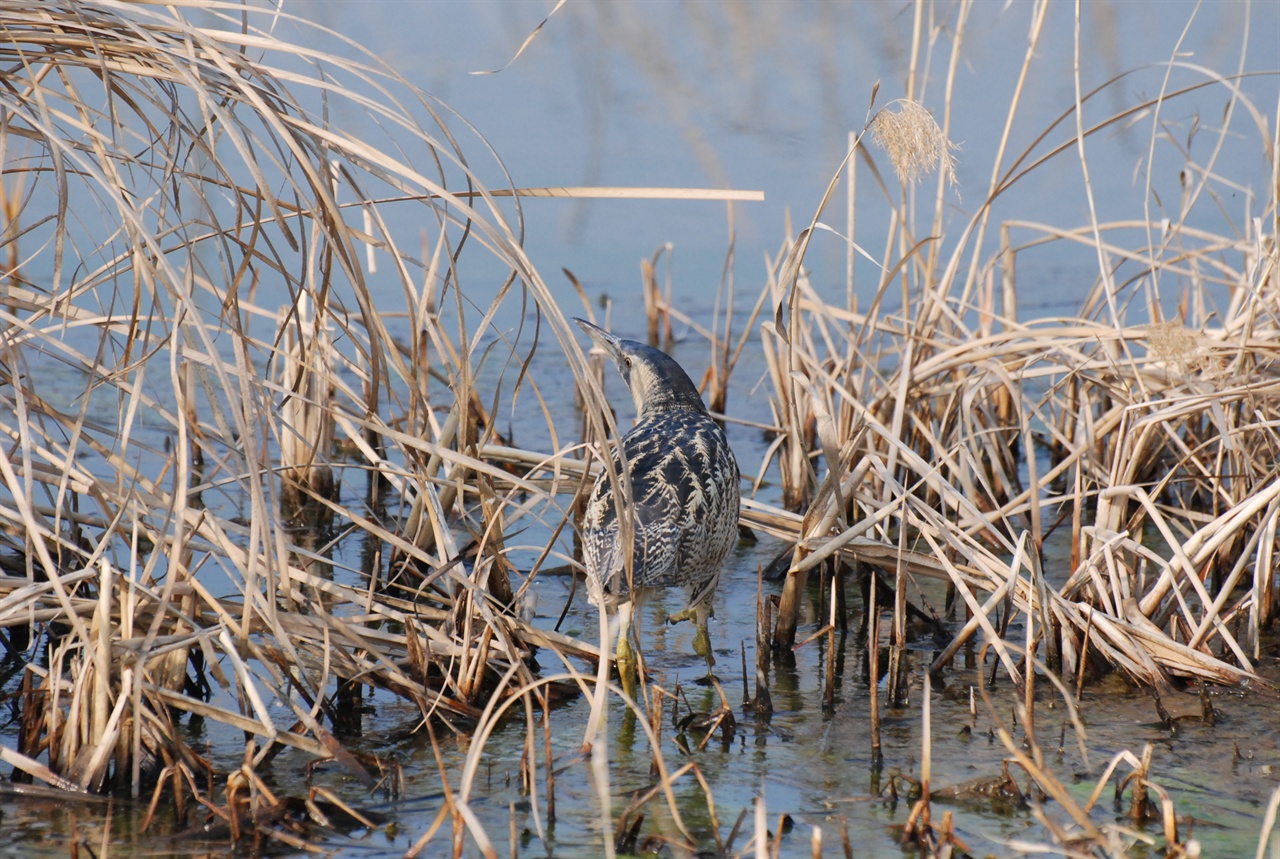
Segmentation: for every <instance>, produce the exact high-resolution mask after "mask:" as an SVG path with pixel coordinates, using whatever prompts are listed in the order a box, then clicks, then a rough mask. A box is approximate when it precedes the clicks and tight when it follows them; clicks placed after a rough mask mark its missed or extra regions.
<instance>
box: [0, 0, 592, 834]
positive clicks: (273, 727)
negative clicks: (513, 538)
mask: <svg viewBox="0 0 1280 859" xmlns="http://www.w3.org/2000/svg"><path fill="white" fill-rule="evenodd" d="M200 8H201V9H202V11H203V12H205V13H207V15H206V17H203V18H201V19H200V21H201V22H202V23H196V22H195V21H194V20H193V19H192V18H190V17H188V16H187V12H188V10H186V9H176V8H167V7H160V6H147V5H137V4H127V3H115V2H109V0H104V2H74V3H72V2H67V3H44V4H23V3H5V4H3V17H4V27H3V30H2V31H0V60H3V62H2V63H0V65H2V66H3V69H2V70H0V82H2V83H3V87H0V90H2V92H0V151H2V152H3V153H4V159H5V161H4V167H5V180H4V181H5V196H4V208H5V212H6V215H7V220H6V230H5V232H4V233H3V235H2V236H0V245H3V247H2V248H0V258H3V259H6V260H7V261H8V263H7V268H6V270H5V271H4V273H3V280H2V281H0V355H2V356H3V362H2V365H3V370H0V436H2V437H3V438H4V441H5V445H6V450H5V455H4V456H3V457H0V558H2V559H3V564H4V575H3V576H0V629H3V630H4V636H3V646H4V647H5V648H6V649H7V650H9V651H12V652H28V653H41V652H45V651H46V650H47V653H48V658H47V660H46V659H36V660H35V661H34V662H33V663H32V664H31V665H29V666H28V668H27V673H26V675H25V678H24V681H23V682H24V690H25V691H24V693H23V696H22V698H21V701H22V704H23V706H22V710H21V716H20V720H21V723H22V728H21V731H20V742H19V743H18V748H16V749H4V750H3V751H4V754H5V758H6V760H10V761H11V762H13V763H14V765H15V766H17V767H18V769H19V770H21V771H22V772H24V773H26V774H27V776H28V777H34V778H39V779H43V780H45V781H47V782H49V783H50V784H54V785H57V786H59V787H61V788H65V789H67V790H90V791H119V792H124V793H127V794H131V795H132V796H134V797H138V798H144V797H146V796H147V795H148V794H149V792H153V795H154V796H155V797H157V798H159V797H161V796H165V797H168V798H171V799H172V798H176V799H177V800H178V807H179V809H182V808H188V807H190V806H189V804H186V805H184V804H183V796H184V795H185V796H187V797H188V798H190V797H195V798H196V799H197V800H198V801H199V802H201V803H204V804H205V805H206V806H207V807H208V808H209V809H210V810H213V809H216V808H219V807H221V808H224V809H231V811H228V812H226V813H227V814H231V815H232V816H233V818H234V814H235V811H234V809H235V808H237V807H238V805H237V803H238V802H239V801H240V800H239V799H237V798H236V797H235V796H233V794H234V793H235V792H236V789H234V788H235V786H234V785H233V784H232V783H231V782H230V781H228V782H226V783H225V784H221V785H220V786H218V787H217V788H212V787H210V785H213V784H214V782H213V780H212V767H211V764H210V763H209V761H208V760H206V759H205V758H204V756H203V753H202V752H200V751H197V750H193V749H192V748H190V747H188V746H187V745H186V744H185V743H184V741H183V739H182V731H181V730H180V729H179V727H178V724H177V723H178V721H179V719H180V714H182V713H190V714H195V715H198V716H201V717H203V718H205V719H209V720H214V721H217V722H220V723H222V724H223V725H225V726H228V727H230V728H232V729H233V730H234V731H236V732H240V731H242V732H244V735H245V736H246V737H247V738H248V739H247V741H246V751H245V768H246V770H245V772H246V773H248V775H247V776H245V778H248V782H247V783H248V784H250V785H252V784H253V783H254V782H253V775H252V773H253V770H254V768H255V767H258V766H261V765H262V764H264V763H265V762H267V761H269V760H271V759H272V758H273V757H274V756H275V755H277V754H278V753H279V752H280V750H281V749H283V748H286V747H292V748H295V749H301V750H303V751H305V752H307V753H308V754H311V755H314V756H317V757H320V758H332V759H335V760H336V761H338V762H339V764H340V765H341V766H342V767H343V768H344V769H345V770H346V771H347V772H348V773H350V774H351V775H353V776H354V777H356V778H358V779H359V780H360V781H361V782H362V783H364V784H367V785H374V784H376V783H378V781H379V779H380V778H382V777H384V776H385V773H380V772H379V769H380V768H381V767H382V766H383V763H382V762H378V761H369V760H357V759H356V758H355V757H354V756H353V755H351V754H350V753H348V752H347V751H346V749H345V748H344V746H343V743H342V741H341V740H340V739H339V738H338V735H339V733H340V732H341V731H343V730H347V729H350V727H351V726H352V725H353V724H354V725H355V726H356V727H357V728H358V725H359V719H360V717H359V712H360V708H361V706H362V704H361V700H360V699H361V696H362V695H363V694H364V693H363V692H361V691H360V690H361V689H368V688H378V689H383V690H388V691H389V692H391V693H392V694H395V695H399V696H401V697H403V698H404V699H406V700H408V701H412V702H414V703H415V704H417V705H418V707H419V708H420V709H421V712H422V714H423V717H424V719H427V720H429V721H432V722H434V723H438V724H446V725H451V726H454V727H456V728H458V729H469V728H470V727H473V726H474V725H475V723H476V722H477V721H478V720H479V719H480V717H481V715H482V712H483V709H484V706H485V704H486V703H488V702H489V701H490V700H491V699H493V698H497V699H501V698H503V697H504V696H505V695H513V694H516V691H515V690H516V689H517V688H518V687H519V685H521V684H527V683H528V682H530V681H531V680H532V677H531V674H530V671H529V669H528V667H527V666H526V661H527V660H528V657H529V654H530V651H531V648H533V647H535V646H536V647H543V648H552V649H555V650H557V651H559V652H563V653H564V654H566V655H570V654H572V655H577V656H582V657H587V658H591V657H593V656H594V651H593V650H592V648H590V647H589V646H587V645H581V644H577V643H574V642H570V641H568V640H567V639H564V638H563V637H561V636H556V635H554V634H549V633H544V632H540V631H537V630H534V629H532V628H530V627H529V626H528V625H527V624H525V623H524V622H523V621H521V620H520V618H519V616H518V613H516V611H515V609H516V607H517V603H518V597H519V595H518V593H517V591H518V590H519V588H520V587H521V585H522V584H523V581H515V582H513V581H511V579H510V578H509V565H508V564H506V563H505V554H506V552H507V551H508V549H507V547H506V545H505V543H504V541H503V539H502V538H503V536H504V535H505V534H506V533H507V532H508V530H509V529H520V528H522V527H524V525H525V524H526V522H525V521H524V520H526V519H528V520H533V519H538V520H542V521H546V520H553V521H561V522H563V520H564V518H565V512H564V505H563V504H562V503H561V501H560V500H559V499H558V498H557V496H558V495H559V494H560V493H561V492H562V491H570V492H571V491H572V490H573V489H574V488H575V487H576V486H577V485H578V484H579V483H580V482H581V480H582V478H583V472H584V470H585V465H584V464H583V463H581V462H578V461H572V462H569V463H564V462H562V461H561V460H560V458H559V457H558V456H556V455H550V456H548V455H545V454H527V453H523V452H520V451H513V450H510V449H508V448H504V447H503V440H502V439H501V438H500V437H499V436H498V434H497V433H496V431H495V429H494V427H493V425H492V422H491V421H490V420H489V419H488V413H489V409H490V407H491V406H486V405H485V404H484V403H482V402H481V400H480V397H479V394H478V393H477V389H476V387H475V385H474V379H475V377H476V375H477V373H478V372H479V368H480V367H481V366H482V365H483V359H484V354H485V353H484V352H482V351H481V346H480V344H481V342H482V341H481V338H480V337H479V336H477V333H478V331H482V330H484V329H485V328H487V326H488V325H489V324H490V323H491V321H492V319H493V315H494V314H495V313H496V311H497V308H498V307H500V306H501V304H502V301H503V300H504V298H505V296H506V295H507V294H509V293H511V292H512V291H513V290H525V291H526V293H527V294H531V295H532V296H533V301H534V302H535V303H537V304H539V305H542V307H543V309H544V310H543V323H544V324H545V325H546V326H549V327H550V328H551V329H553V330H556V332H557V336H558V337H560V339H561V340H562V342H563V343H564V344H565V345H566V346H568V347H570V348H569V355H570V359H569V360H570V363H571V368H572V370H573V372H576V373H585V364H584V363H583V361H582V359H581V356H580V353H579V352H578V351H577V349H576V347H574V346H573V345H572V344H573V342H574V341H573V338H572V335H570V334H569V333H568V329H567V327H566V320H565V318H564V317H563V315H562V314H561V313H560V312H559V310H558V309H557V308H556V306H555V302H554V301H551V300H550V298H549V294H548V292H547V290H546V287H545V285H544V284H543V283H542V281H541V280H540V278H539V277H538V275H537V273H536V272H535V271H533V270H532V268H531V267H530V266H529V264H528V261H527V260H526V259H525V257H524V254H523V251H522V250H521V248H520V235H519V228H518V224H519V209H518V205H516V204H514V203H512V202H506V203H501V204H500V203H499V202H498V201H497V200H496V199H495V197H494V196H493V195H491V194H490V193H489V192H488V191H487V190H486V188H485V186H484V184H483V182H482V181H481V176H480V174H479V172H478V171H481V170H484V171H487V173H488V174H489V176H491V177H493V178H495V179H496V180H497V181H498V182H500V183H501V182H503V181H505V180H504V177H503V174H502V172H501V169H500V165H497V164H492V163H491V164H485V163H483V162H482V161H478V160H476V159H467V158H465V157H464V156H463V154H462V151H461V149H460V148H459V144H458V143H457V141H458V139H459V138H460V132H459V131H458V129H451V128H449V127H447V126H445V125H443V124H442V122H443V120H442V119H441V116H442V115H443V111H439V110H438V109H437V106H436V105H434V104H433V103H432V102H431V100H430V99H429V98H428V97H427V96H425V95H424V94H422V93H421V92H419V91H417V90H415V89H414V88H413V87H411V86H409V85H408V84H407V83H406V82H405V81H403V80H402V79H400V78H398V77H397V76H396V75H395V74H394V73H393V72H391V71H389V70H388V69H386V68H385V67H382V66H380V65H379V63H378V62H377V61H376V59H374V58H373V57H371V56H367V57H365V62H358V61H353V60H346V59H342V58H340V57H335V56H331V55H328V54H326V53H324V52H323V51H322V50H321V49H317V48H310V47H304V46H302V45H299V44H290V43H287V42H284V41H281V40H280V39H277V38H276V37H274V36H273V35H272V34H271V29H272V27H273V26H274V25H275V23H276V22H277V21H278V17H277V15H278V14H279V13H278V10H275V9H273V8H263V9H255V8H253V7H243V8H242V7H241V6H239V5H234V6H225V7H224V6H222V5H220V4H216V3H211V4H208V5H206V6H202V7H200ZM297 23H299V24H303V23H304V22H297ZM319 41H322V39H318V40H317V42H319ZM286 67H287V68H289V69H290V71H288V72H285V71H283V69H284V68H286ZM51 72H52V73H51ZM371 91H372V92H377V93H381V94H382V96H385V97H373V96H371V95H370V94H369V93H370V92H371ZM391 92H398V93H399V94H400V96H397V97H392V96H390V95H388V93H391ZM402 105H407V106H408V107H403V106H402ZM347 110H354V111H362V112H366V113H367V114H369V115H370V117H371V120H372V121H371V122H370V123H368V124H364V125H361V124H356V125H357V127H358V128H359V133H360V134H365V135H367V136H366V137H361V136H357V134H356V133H352V132H349V131H347V130H344V129H346V128H350V127H351V126H350V124H349V123H345V122H344V123H342V124H341V125H335V124H332V123H330V121H329V119H328V117H329V116H330V115H331V114H330V111H332V112H333V115H344V114H343V112H344V111H347ZM459 125H461V123H459ZM379 131H381V133H384V134H385V138H384V139H383V141H382V143H381V145H379V144H377V143H376V142H374V139H375V135H376V134H377V133H379ZM477 146H478V147H479V148H481V149H482V150H483V147H482V145H481V144H480V143H477ZM393 153H394V154H393ZM455 189H459V190H458V191H455ZM513 193H514V192H513V191H512V190H511V189H509V188H508V189H507V196H508V197H510V196H512V195H513ZM404 223H411V224H412V225H413V226H412V228H411V229H408V230H405V229H403V228H402V227H400V226H399V225H400V224H404ZM513 224H514V225H515V226H513ZM422 225H431V229H432V234H431V235H430V236H428V237H427V239H426V242H425V247H424V243H423V234H421V233H419V228H420V227H421V226H422ZM464 248H465V249H466V252H465V253H464V252H463V251H464ZM473 255H475V256H483V257H484V258H485V259H486V260H494V259H496V260H497V261H498V263H499V264H500V265H501V266H502V267H504V268H505V269H506V270H507V271H508V277H507V280H506V283H505V284H504V285H503V286H502V287H501V289H499V290H498V292H497V293H496V295H495V296H493V298H492V302H493V303H492V304H491V305H490V306H489V307H488V308H486V309H485V312H484V313H482V314H480V317H481V319H480V320H479V328H478V329H474V330H473V329H471V328H469V327H468V322H467V318H466V314H465V313H464V312H463V308H464V307H468V309H469V306H468V305H466V303H465V302H463V300H462V299H461V297H460V296H459V295H457V289H458V284H459V283H460V282H461V281H462V280H463V279H464V278H466V277H468V276H469V268H468V265H469V262H470V260H472V258H473ZM375 257H377V258H380V259H381V265H382V269H381V273H376V276H375V270H374V269H375V266H374V260H375ZM485 264H486V265H488V264H490V263H485ZM397 295H398V296H400V299H399V300H400V301H401V304H400V306H399V308H398V309H397V307H396V306H395V300H396V299H395V296H397ZM478 298H479V295H478V293H474V294H472V295H471V296H470V297H469V300H478ZM446 301H450V302H453V303H454V304H455V308H454V309H453V310H449V309H448V305H447V304H445V302H446ZM442 305H444V306H445V308H446V309H445V310H442V309H441V306H442ZM446 318H447V319H448V320H449V326H447V327H446V326H445V325H444V324H442V322H443V320H444V319H446ZM509 342H510V344H511V350H512V353H513V354H515V355H519V356H520V358H519V360H517V361H516V362H515V363H516V364H517V365H519V364H521V363H522V362H523V361H525V360H527V357H528V354H527V353H528V352H529V351H530V350H531V348H532V347H531V346H529V345H528V344H527V338H526V342H521V340H520V336H519V333H517V335H516V336H515V337H514V338H513V339H512V340H511V341H509ZM522 350H523V352H524V353H525V354H523V355H521V351H522ZM575 362H576V363H575ZM432 379H434V380H437V381H438V384H436V385H435V386H434V387H429V385H428V381H429V380H432ZM504 379H505V376H504V375H502V374H500V375H499V386H501V383H502V381H503V380H504ZM517 387H518V386H517ZM495 462H497V463H498V464H495ZM506 463H514V465H511V466H509V465H507V464H506ZM361 483H364V484H366V492H365V493H364V497H363V498H362V497H360V495H361V493H360V492H359V486H360V484H361ZM335 484H341V485H342V486H343V488H344V491H342V492H335V491H333V490H334V486H335ZM412 509H417V510H420V511H423V512H422V522H425V523H426V525H425V526H423V525H421V523H419V526H418V527H416V528H415V529H413V530H410V529H408V528H407V527H406V524H405V520H406V519H407V518H409V517H408V512H409V511H410V510H412ZM300 513H303V514H305V515H304V516H303V517H302V518H303V519H305V521H308V522H310V523H312V525H311V526H310V527H304V528H298V527H295V525H296V523H297V522H298V521H299V514H300ZM328 527H334V528H340V529H345V533H347V534H355V535H359V536H360V537H363V540H364V545H365V546H366V549H367V551H365V552H363V553H362V555H361V558H362V560H360V561H359V562H358V565H352V564H351V563H349V562H347V561H344V560H342V558H343V557H344V556H342V555H338V554H336V553H335V551H334V544H335V542H336V537H335V536H334V534H333V533H331V532H328V531H326V530H325V529H326V528H328ZM468 531H470V532H471V533H474V534H475V535H476V539H475V540H474V541H473V542H471V543H470V544H467V543H465V542H464V543H462V544H461V545H459V541H458V539H457V538H456V536H455V533H467V532H468ZM406 533H408V534H409V536H408V537H406V536H404V535H405V534H406ZM423 533H429V534H430V539H423V538H421V535H422V534H423ZM392 554H396V555H397V556H398V557H399V558H401V559H405V560H406V561H407V562H408V563H409V564H410V565H411V568H412V570H413V572H414V574H415V577H414V578H413V579H412V580H411V581H389V580H388V576H387V574H386V565H387V561H388V558H389V557H390V556H391V555H392ZM402 568H403V565H402V567H401V568H398V569H402ZM353 689H354V690H355V691H354V692H353V691H352V690H353ZM353 713H354V714H355V715H354V718H353ZM237 778H240V777H239V776H237ZM243 781H244V779H243V778H242V779H241V782H243ZM250 789H252V788H250ZM215 794H217V795H215ZM219 796H224V797H225V800H224V799H219ZM215 813H216V812H215ZM263 813H264V814H266V811H264V812H263ZM256 814H257V812H255V813H254V815H255V816H256ZM267 816H269V815H267ZM233 828H234V827H233Z"/></svg>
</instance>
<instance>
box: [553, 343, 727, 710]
mask: <svg viewBox="0 0 1280 859" xmlns="http://www.w3.org/2000/svg"><path fill="white" fill-rule="evenodd" d="M573 321H574V322H576V323H577V324H578V326H579V327H581V328H582V330H583V331H585V332H586V333H587V334H588V335H589V336H590V337H591V339H592V340H593V341H594V342H595V343H596V344H597V345H598V346H599V347H600V348H601V349H603V350H604V351H605V352H606V353H607V354H608V355H609V357H610V358H612V359H613V363H614V364H615V365H616V366H617V368H618V371H619V372H620V373H621V374H622V378H623V380H624V381H625V382H626V383H627V388H628V389H629V390H630V392H631V399H632V401H633V402H634V404H635V410H636V417H635V422H634V423H633V424H632V426H631V428H630V429H629V430H627V432H626V433H625V434H624V435H623V436H622V438H621V439H619V440H618V443H617V444H616V445H615V446H613V449H612V452H611V453H610V459H611V460H612V463H613V468H612V472H613V474H614V475H615V477H611V476H610V469H605V470H604V471H603V472H602V473H601V474H600V476H599V477H598V478H597V479H596V482H595V485H594V486H593V487H592V489H591V494H590V496H589V497H588V500H587V504H586V509H585V511H584V512H583V516H582V524H581V527H580V529H579V530H580V537H581V545H582V558H583V564H584V566H585V567H586V569H587V589H588V595H589V597H590V600H591V602H592V603H594V604H596V605H598V606H601V607H603V608H604V609H605V610H606V617H607V616H608V615H609V614H610V613H612V614H615V615H616V617H617V633H616V634H617V655H616V664H617V666H618V673H619V675H620V677H621V679H622V683H623V689H624V691H626V692H627V693H628V694H632V692H633V690H634V682H635V674H636V667H637V657H636V654H635V652H634V651H633V649H632V647H631V642H630V637H631V632H632V629H631V619H632V617H633V615H634V613H635V611H636V610H637V608H638V606H639V605H640V604H641V603H642V602H643V600H644V598H645V596H646V595H647V594H649V593H650V592H652V591H654V590H658V589H663V588H671V587H676V586H682V587H684V589H685V591H686V593H687V600H686V603H685V606H684V608H683V609H682V610H681V611H679V612H677V613H675V614H673V615H671V616H670V618H669V620H670V622H672V623H675V622H677V621H680V620H688V619H690V618H692V619H694V621H695V625H696V630H695V634H694V651H695V652H696V653H697V654H698V655H699V656H702V657H703V658H704V659H705V660H706V663H707V675H708V677H710V676H712V674H711V672H712V666H714V664H715V657H714V656H713V655H712V652H711V640H710V636H709V634H708V631H707V619H708V617H709V616H710V615H711V596H712V594H714V593H715V590H716V585H717V584H718V583H719V581H720V574H721V572H722V570H723V566H724V560H725V558H726V557H727V556H728V554H729V550H730V549H731V548H732V547H733V544H734V541H735V540H736V539H737V535H738V509H739V471H738V462H737V460H736V459H735V458H734V455H733V450H732V449H731V448H730V447H729V440H728V438H727V437H726V436H725V433H724V429H723V428H722V427H721V426H720V424H719V423H717V422H716V420H715V419H714V418H713V417H712V416H711V413H710V412H709V411H708V410H707V407H706V405H705V404H704V403H703V401H702V396H701V394H699V393H698V388H697V386H696V385H694V383H693V381H692V380H691V379H690V378H689V376H688V374H687V373H685V371H684V369H683V368H682V367H681V366H680V365H679V364H678V363H677V362H676V361H675V359H674V358H672V357H671V356H669V355H667V354H666V353H665V352H662V351H660V350H658V349H655V348H653V347H651V346H646V345H645V344H643V343H638V342H636V341H634V340H624V339H622V338H621V337H618V336H616V335H614V334H611V333H609V332H608V331H605V330H604V329H603V328H600V327H598V326H596V325H593V324H591V323H590V322H587V321H586V320H584V319H577V318H575V319H574V320H573ZM615 483H616V486H615ZM628 487H629V490H628ZM620 501H621V504H620V503H619V502H620ZM619 509H622V510H623V511H624V515H623V516H621V517H620V516H619V512H618V511H619ZM628 517H629V521H630V522H631V523H632V526H633V527H632V529H631V535H630V536H631V541H630V542H631V546H630V547H628V546H627V545H626V541H625V537H624V534H623V528H622V523H623V522H624V521H628ZM628 548H630V554H631V561H632V563H631V567H630V570H628V567H627V555H628Z"/></svg>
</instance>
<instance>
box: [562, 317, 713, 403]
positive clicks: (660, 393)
mask: <svg viewBox="0 0 1280 859" xmlns="http://www.w3.org/2000/svg"><path fill="white" fill-rule="evenodd" d="M573 321H574V322H576V323H578V326H579V327H580V328H581V329H582V330H583V331H585V332H587V334H589V335H590V336H591V339H592V340H594V341H595V342H596V343H597V344H598V345H599V346H600V348H602V349H604V351H605V352H607V353H608V354H609V357H610V358H612V359H613V363H614V364H616V365H617V366H618V372H620V373H621V374H622V378H623V380H624V381H626V383H627V387H628V388H629V389H630V390H631V399H632V400H633V401H634V402H635V405H636V417H637V418H640V417H644V416H645V415H650V414H655V413H658V412H663V411H669V410H671V409H681V408H683V409H699V410H702V411H706V408H707V407H706V405H705V404H704V403H703V402H702V395H701V394H699V393H698V388H697V386H695V385H694V384H693V381H692V380H691V379H690V378H689V374H688V373H686V372H685V371H684V369H683V368H682V367H681V366H680V365H679V364H677V363H676V361H675V359H674V358H672V357H671V356H670V355H668V354H666V353H665V352H662V351H659V350H657V349H654V348H653V347H652V346H646V345H644V344H643V343H637V342H636V341H634V340H623V339H622V338H621V337H618V336H616V335H613V334H610V333H609V332H608V331H605V330H604V329H603V328H600V327H599V326H596V325H592V324H591V323H590V322H587V321H586V320H585V319H576V318H575V319H574V320H573Z"/></svg>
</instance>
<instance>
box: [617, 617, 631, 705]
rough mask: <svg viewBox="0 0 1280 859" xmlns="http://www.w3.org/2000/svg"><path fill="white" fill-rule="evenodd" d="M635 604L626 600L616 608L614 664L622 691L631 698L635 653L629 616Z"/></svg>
mask: <svg viewBox="0 0 1280 859" xmlns="http://www.w3.org/2000/svg"><path fill="white" fill-rule="evenodd" d="M633 611H635V603H634V602H633V601H631V600H628V601H626V602H624V603H622V604H621V605H619V606H618V648H617V653H616V655H615V656H614V662H615V663H616V664H617V666H618V678H619V679H620V680H622V691H623V692H626V693H627V695H628V696H629V697H631V698H633V699H634V698H635V696H636V652H635V650H634V649H633V648H632V646H631V614H632V612H633Z"/></svg>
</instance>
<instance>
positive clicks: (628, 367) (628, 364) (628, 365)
mask: <svg viewBox="0 0 1280 859" xmlns="http://www.w3.org/2000/svg"><path fill="white" fill-rule="evenodd" d="M622 360H623V361H624V362H625V363H626V365H627V369H631V356H630V355H628V356H627V357H625V358H623V359H622Z"/></svg>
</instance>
